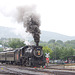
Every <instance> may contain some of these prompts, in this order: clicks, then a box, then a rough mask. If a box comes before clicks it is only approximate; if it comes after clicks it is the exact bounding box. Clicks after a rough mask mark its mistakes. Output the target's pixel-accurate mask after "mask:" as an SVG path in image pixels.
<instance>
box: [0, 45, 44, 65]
mask: <svg viewBox="0 0 75 75" xmlns="http://www.w3.org/2000/svg"><path fill="white" fill-rule="evenodd" d="M0 62H1V63H7V64H18V65H24V66H41V65H42V66H44V65H45V57H44V54H43V50H42V47H41V46H25V47H22V48H19V49H16V50H9V51H3V52H0Z"/></svg>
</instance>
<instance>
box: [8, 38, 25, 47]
mask: <svg viewBox="0 0 75 75" xmlns="http://www.w3.org/2000/svg"><path fill="white" fill-rule="evenodd" d="M8 45H9V47H11V48H20V47H22V46H25V44H24V41H22V40H20V39H18V38H14V39H9V42H8Z"/></svg>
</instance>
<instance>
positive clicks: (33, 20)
mask: <svg viewBox="0 0 75 75" xmlns="http://www.w3.org/2000/svg"><path fill="white" fill-rule="evenodd" d="M17 14H18V15H17V21H18V22H23V25H24V27H25V28H26V32H29V33H31V34H32V36H33V38H34V41H35V43H36V46H38V45H39V41H40V29H39V26H40V17H39V15H38V14H36V12H35V10H33V7H19V8H18V13H17Z"/></svg>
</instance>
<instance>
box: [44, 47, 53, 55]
mask: <svg viewBox="0 0 75 75" xmlns="http://www.w3.org/2000/svg"><path fill="white" fill-rule="evenodd" d="M43 52H44V55H45V53H49V55H50V56H51V54H52V50H51V49H50V48H49V47H48V46H43Z"/></svg>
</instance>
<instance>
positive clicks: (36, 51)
mask: <svg viewBox="0 0 75 75" xmlns="http://www.w3.org/2000/svg"><path fill="white" fill-rule="evenodd" d="M33 54H34V56H36V57H41V56H42V55H43V51H42V50H41V49H35V50H34V51H33Z"/></svg>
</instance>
